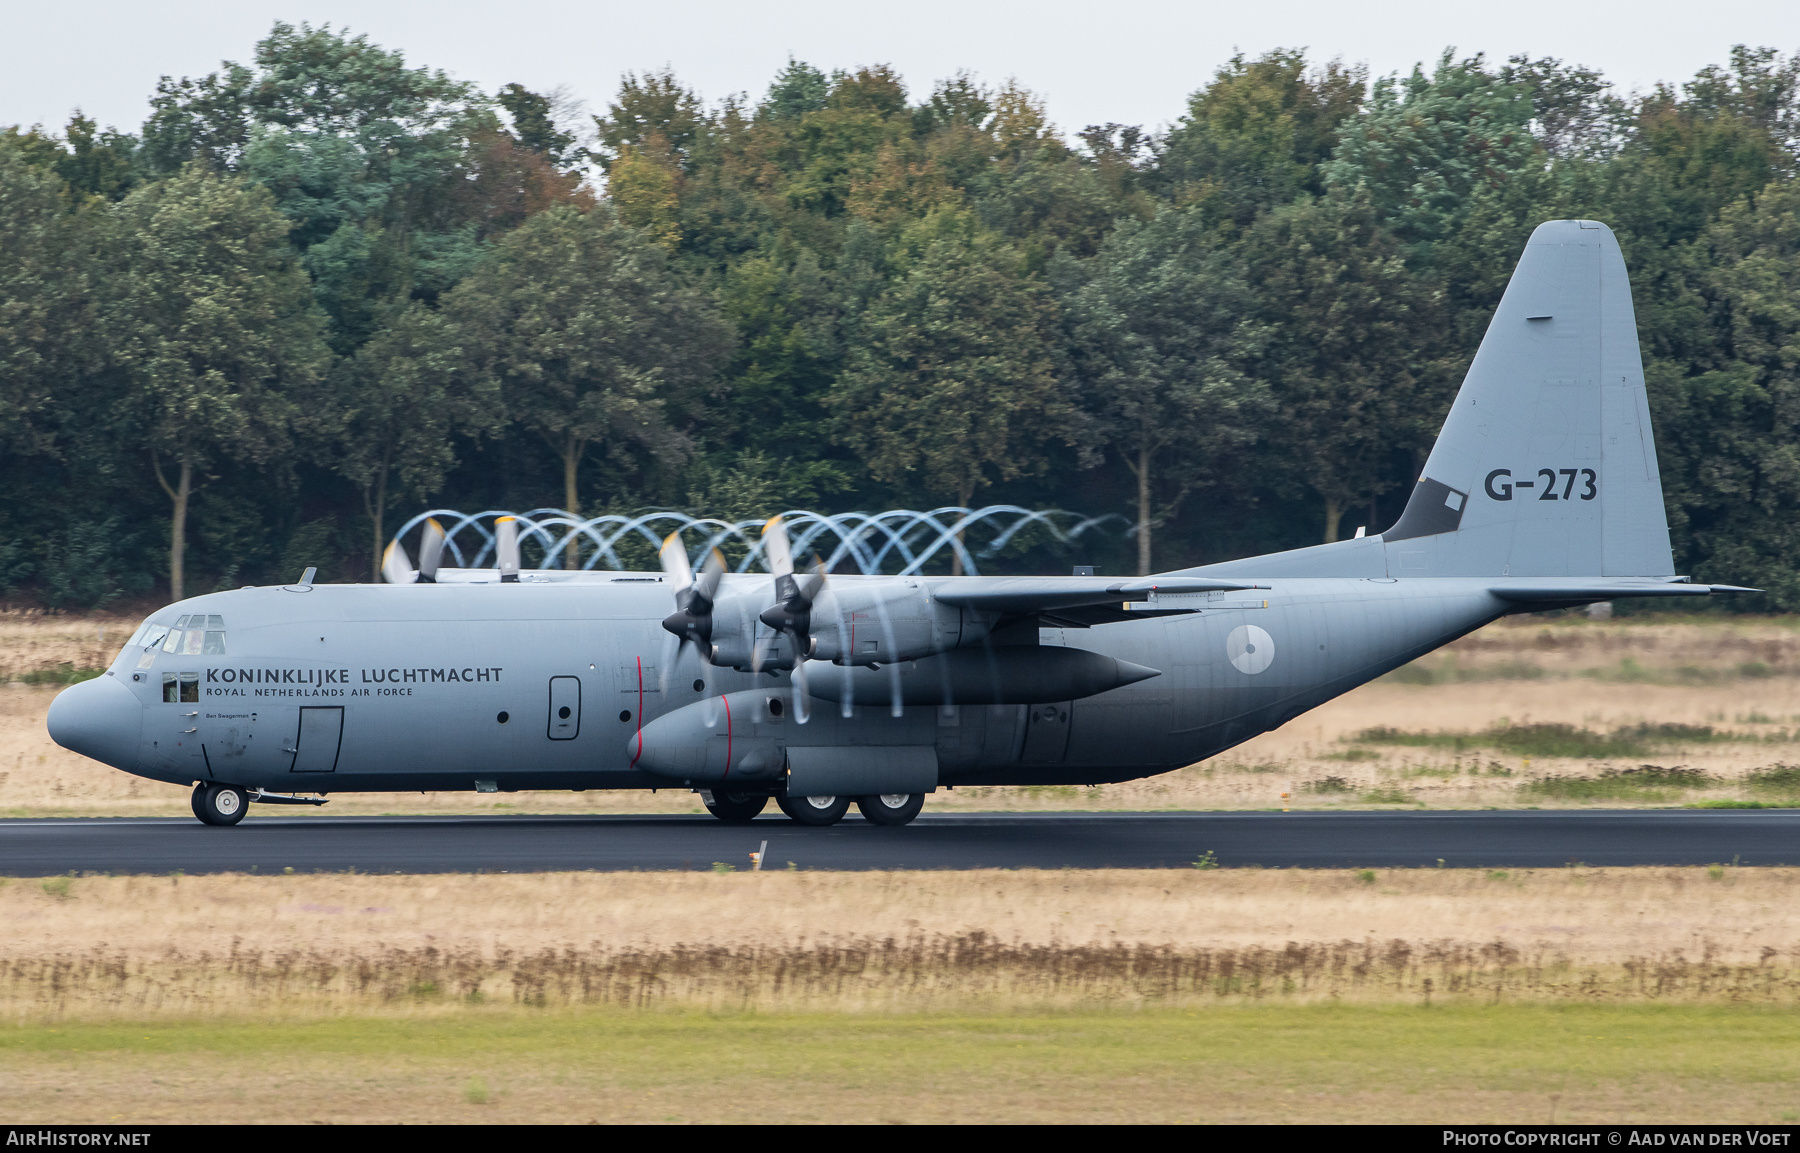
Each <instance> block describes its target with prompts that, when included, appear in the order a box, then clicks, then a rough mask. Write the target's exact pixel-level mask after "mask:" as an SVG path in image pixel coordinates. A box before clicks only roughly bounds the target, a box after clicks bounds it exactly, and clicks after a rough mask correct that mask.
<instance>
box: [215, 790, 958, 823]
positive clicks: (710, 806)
mask: <svg viewBox="0 0 1800 1153" xmlns="http://www.w3.org/2000/svg"><path fill="white" fill-rule="evenodd" d="M203 787H204V786H203ZM697 791H698V792H699V793H700V800H701V801H702V802H703V803H704V804H705V805H706V811H707V812H709V813H711V814H712V815H713V816H715V817H717V818H719V819H720V820H721V821H724V822H725V823H726V824H728V825H747V824H749V823H750V822H751V821H752V820H754V819H755V818H756V816H757V815H758V814H759V813H761V812H762V811H763V809H764V808H765V807H767V806H768V803H769V797H768V796H767V795H766V794H763V793H729V792H726V791H725V790H723V789H701V790H697ZM852 801H854V802H856V807H857V808H858V809H861V810H862V815H863V819H864V820H866V821H868V822H869V823H870V824H872V825H889V826H896V825H907V824H911V823H912V819H913V818H914V817H916V816H918V815H919V810H920V809H922V808H924V807H925V794H924V793H882V794H881V795H879V796H873V797H776V798H775V803H776V804H777V805H779V806H781V811H782V812H784V813H786V814H787V815H788V816H789V817H791V818H793V819H794V820H796V821H798V822H800V823H801V824H802V825H812V826H814V827H816V828H823V827H825V826H826V825H835V824H837V823H838V822H839V821H841V820H843V819H844V816H845V814H847V813H849V811H850V803H851V802H852ZM194 815H195V816H198V817H200V819H201V820H203V821H206V820H207V818H206V817H204V816H201V814H200V791H199V790H198V789H197V790H195V792H194ZM208 823H209V824H217V823H230V822H213V821H209V822H208Z"/></svg>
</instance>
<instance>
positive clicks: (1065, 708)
mask: <svg viewBox="0 0 1800 1153" xmlns="http://www.w3.org/2000/svg"><path fill="white" fill-rule="evenodd" d="M1025 722H1026V727H1025V748H1024V750H1023V752H1021V753H1020V755H1019V760H1020V762H1021V763H1023V764H1027V765H1056V764H1061V763H1062V759H1063V754H1064V753H1066V752H1068V751H1069V702H1068V701H1059V702H1057V703H1055V704H1048V705H1031V706H1029V707H1028V711H1027V712H1026V714H1025Z"/></svg>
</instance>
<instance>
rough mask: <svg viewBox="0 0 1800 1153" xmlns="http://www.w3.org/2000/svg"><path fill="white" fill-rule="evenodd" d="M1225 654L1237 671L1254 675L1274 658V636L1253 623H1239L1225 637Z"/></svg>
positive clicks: (1266, 666)
mask: <svg viewBox="0 0 1800 1153" xmlns="http://www.w3.org/2000/svg"><path fill="white" fill-rule="evenodd" d="M1225 655H1226V656H1228V657H1230V658H1231V663H1232V666H1233V667H1235V668H1236V669H1237V671H1238V672H1240V673H1249V674H1250V675H1251V676H1255V675H1256V674H1257V673H1260V672H1262V671H1263V670H1264V669H1266V668H1268V667H1269V662H1271V661H1273V660H1274V659H1275V638H1274V637H1271V636H1270V635H1269V634H1268V633H1267V632H1266V631H1264V630H1262V629H1259V628H1257V627H1256V626H1255V625H1239V626H1238V627H1237V628H1235V629H1232V630H1231V635H1230V636H1228V637H1226V638H1225Z"/></svg>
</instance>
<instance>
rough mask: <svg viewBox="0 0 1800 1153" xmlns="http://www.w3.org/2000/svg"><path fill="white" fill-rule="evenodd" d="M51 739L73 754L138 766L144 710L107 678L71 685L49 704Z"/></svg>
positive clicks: (121, 766) (120, 766)
mask: <svg viewBox="0 0 1800 1153" xmlns="http://www.w3.org/2000/svg"><path fill="white" fill-rule="evenodd" d="M48 723H49V729H50V739H51V740H53V741H55V742H56V743H57V744H59V745H61V746H62V747H63V748H65V749H68V750H69V751H71V752H76V753H80V754H81V755H82V756H84V757H92V758H94V759H95V760H96V761H100V762H102V763H104V764H108V765H111V766H113V767H114V768H116V769H129V768H131V767H132V766H134V765H136V764H137V759H138V741H139V739H140V738H141V736H142V732H143V723H144V710H143V707H142V706H141V705H139V704H138V699H137V698H136V697H135V696H133V695H132V693H131V690H130V689H128V688H126V687H125V686H124V685H122V684H120V683H119V682H118V681H117V680H116V679H115V678H113V677H108V676H99V677H95V678H94V679H93V680H91V681H82V682H81V683H80V684H78V685H70V686H69V687H68V688H66V689H64V690H63V691H62V692H60V693H58V694H57V695H56V699H55V700H53V701H51V702H50V716H49V722H48Z"/></svg>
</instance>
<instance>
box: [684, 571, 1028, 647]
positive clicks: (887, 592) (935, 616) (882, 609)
mask: <svg viewBox="0 0 1800 1153" xmlns="http://www.w3.org/2000/svg"><path fill="white" fill-rule="evenodd" d="M768 604H769V601H768V598H767V597H766V596H762V597H757V596H734V597H727V598H723V599H721V600H720V601H719V602H718V603H717V604H716V605H715V606H714V607H713V624H712V643H713V650H712V658H711V659H712V663H713V664H715V665H720V666H723V667H726V668H735V669H746V670H747V669H750V668H752V667H756V666H758V665H760V667H761V668H764V669H791V668H793V667H794V661H795V659H796V658H797V657H798V658H800V659H805V658H807V657H811V658H812V659H814V660H821V661H830V662H831V663H833V664H838V665H885V664H891V663H893V662H895V661H913V660H918V659H919V658H920V657H928V656H931V655H932V654H934V653H943V652H949V651H950V650H951V649H954V648H956V647H958V646H959V645H967V644H971V643H974V642H976V641H979V640H981V639H982V638H984V637H986V636H987V635H988V631H989V629H990V628H991V627H992V623H993V621H992V617H991V616H990V615H989V614H986V613H981V612H976V611H974V610H972V609H963V608H958V607H957V606H955V605H947V604H943V603H941V602H939V601H938V600H937V599H936V598H935V597H933V596H932V595H931V591H930V589H929V588H927V587H926V586H925V585H924V584H923V583H922V582H920V581H914V580H907V579H898V580H896V579H887V580H868V581H862V580H857V579H855V578H849V579H842V578H840V579H836V580H834V581H833V582H832V584H830V585H828V586H826V588H825V590H824V591H823V592H821V593H820V594H819V596H818V597H817V599H815V600H814V601H813V605H812V635H811V649H812V651H811V652H809V653H803V654H796V653H793V652H791V651H789V650H791V649H792V648H793V642H792V639H791V638H789V637H786V636H783V635H781V634H779V633H777V632H775V631H774V630H772V629H770V628H769V627H768V626H767V625H765V624H763V623H762V622H761V621H759V620H758V619H757V614H758V613H760V612H761V611H762V610H763V609H764V608H767V607H768ZM759 649H760V652H761V658H760V660H759V659H758V656H757V653H758V651H759Z"/></svg>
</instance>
